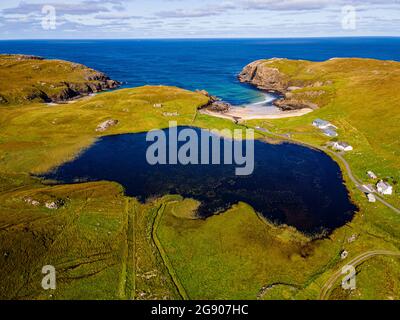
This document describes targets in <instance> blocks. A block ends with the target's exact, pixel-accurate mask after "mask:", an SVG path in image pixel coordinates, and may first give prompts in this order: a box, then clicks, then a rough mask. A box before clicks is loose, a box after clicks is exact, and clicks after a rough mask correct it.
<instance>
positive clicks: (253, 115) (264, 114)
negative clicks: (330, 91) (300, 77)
mask: <svg viewBox="0 0 400 320" xmlns="http://www.w3.org/2000/svg"><path fill="white" fill-rule="evenodd" d="M265 109H269V108H265ZM271 109H272V110H265V111H264V110H263V111H261V110H260V111H258V112H255V111H254V110H248V109H247V108H238V107H233V108H232V109H231V110H229V111H228V112H226V113H218V112H212V111H209V110H202V111H201V113H204V114H208V115H210V116H213V117H218V118H224V119H231V120H235V119H237V120H254V119H283V118H291V117H301V116H304V115H305V114H308V113H310V112H313V111H314V110H313V109H309V108H304V109H300V110H293V111H282V110H279V109H278V110H276V109H277V108H276V109H275V108H271Z"/></svg>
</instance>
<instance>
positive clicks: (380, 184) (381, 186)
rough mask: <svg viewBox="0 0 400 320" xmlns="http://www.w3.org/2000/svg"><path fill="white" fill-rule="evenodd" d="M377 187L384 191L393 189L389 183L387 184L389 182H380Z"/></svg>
mask: <svg viewBox="0 0 400 320" xmlns="http://www.w3.org/2000/svg"><path fill="white" fill-rule="evenodd" d="M376 186H377V187H378V188H381V189H383V190H386V189H389V188H391V187H392V186H391V185H390V184H389V183H387V182H385V181H379V182H378V184H377V185H376Z"/></svg>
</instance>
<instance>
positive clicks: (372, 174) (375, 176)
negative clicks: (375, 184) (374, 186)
mask: <svg viewBox="0 0 400 320" xmlns="http://www.w3.org/2000/svg"><path fill="white" fill-rule="evenodd" d="M367 175H368V177H370V178H371V179H374V180H375V179H378V176H377V175H376V174H375V173H373V172H372V171H368V172H367Z"/></svg>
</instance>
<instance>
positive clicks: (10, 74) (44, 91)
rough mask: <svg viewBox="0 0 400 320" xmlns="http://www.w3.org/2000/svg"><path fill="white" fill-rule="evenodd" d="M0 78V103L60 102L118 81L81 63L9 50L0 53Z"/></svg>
mask: <svg viewBox="0 0 400 320" xmlns="http://www.w3.org/2000/svg"><path fill="white" fill-rule="evenodd" d="M65 79H69V80H68V81H65ZM0 82H1V83H2V86H1V88H0V105H1V104H3V105H6V104H25V103H29V102H45V103H63V102H66V101H69V100H72V99H76V98H79V97H82V96H86V95H89V94H92V93H96V92H101V91H104V90H109V89H115V88H117V87H118V86H119V85H120V83H119V82H118V81H115V80H112V79H110V78H109V77H108V76H107V75H105V74H104V73H102V72H99V71H96V70H93V69H91V68H88V67H86V66H84V65H82V64H78V63H72V62H67V61H61V60H47V59H44V58H41V57H36V56H31V55H11V54H3V55H0Z"/></svg>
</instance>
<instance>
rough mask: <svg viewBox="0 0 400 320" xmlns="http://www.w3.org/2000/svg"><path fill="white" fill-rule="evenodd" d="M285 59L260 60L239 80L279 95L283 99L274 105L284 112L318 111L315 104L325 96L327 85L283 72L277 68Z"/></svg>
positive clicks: (247, 68)
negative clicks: (324, 89) (322, 88)
mask: <svg viewBox="0 0 400 320" xmlns="http://www.w3.org/2000/svg"><path fill="white" fill-rule="evenodd" d="M284 62H285V60H284V59H277V58H275V59H270V60H258V61H255V62H252V63H250V64H249V65H247V66H246V67H245V68H244V69H243V70H242V72H241V73H240V74H239V76H238V78H239V80H240V81H241V82H243V83H250V84H252V85H254V86H256V87H257V88H258V89H260V90H265V91H269V92H274V93H278V94H279V95H281V96H282V98H280V99H277V100H276V101H275V102H274V104H275V105H276V106H277V107H278V108H280V109H282V110H285V111H286V110H296V109H304V108H311V109H317V108H318V104H317V103H316V102H315V101H316V100H318V99H317V98H318V97H319V96H320V95H323V94H325V91H323V90H316V89H317V88H319V87H323V86H325V85H326V84H325V83H318V82H315V83H314V82H312V81H302V80H299V79H295V78H294V77H291V76H290V75H288V74H285V73H284V72H282V71H281V70H280V69H279V68H277V67H276V66H275V64H276V63H278V64H282V63H284Z"/></svg>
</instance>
